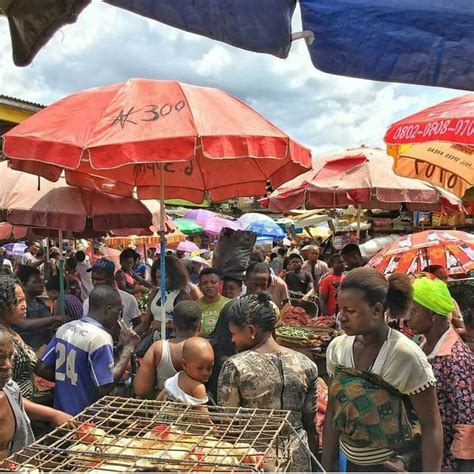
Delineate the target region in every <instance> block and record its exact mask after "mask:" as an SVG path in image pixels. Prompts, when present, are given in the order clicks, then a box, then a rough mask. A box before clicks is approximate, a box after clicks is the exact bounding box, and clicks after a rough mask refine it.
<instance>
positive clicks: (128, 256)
mask: <svg viewBox="0 0 474 474" xmlns="http://www.w3.org/2000/svg"><path fill="white" fill-rule="evenodd" d="M139 259H140V255H139V254H138V253H137V252H136V251H135V250H133V249H132V248H127V249H125V250H123V251H122V252H121V253H120V269H119V270H118V271H117V272H116V273H115V281H116V282H117V285H118V288H119V289H120V290H122V291H126V292H127V293H130V294H131V295H136V294H138V293H143V292H148V291H149V290H150V289H151V288H153V285H152V284H151V283H150V282H149V281H147V280H145V278H143V277H142V276H140V275H139V274H138V273H137V272H136V271H135V270H134V268H135V265H136V264H137V262H138V261H139Z"/></svg>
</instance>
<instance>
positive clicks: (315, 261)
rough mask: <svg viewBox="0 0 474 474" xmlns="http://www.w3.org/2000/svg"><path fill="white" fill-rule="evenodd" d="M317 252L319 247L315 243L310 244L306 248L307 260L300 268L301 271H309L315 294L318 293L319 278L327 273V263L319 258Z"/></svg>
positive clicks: (318, 252)
mask: <svg viewBox="0 0 474 474" xmlns="http://www.w3.org/2000/svg"><path fill="white" fill-rule="evenodd" d="M319 254H320V250H319V247H318V246H317V245H311V246H310V247H309V248H308V260H307V261H306V262H305V263H304V264H303V266H302V268H301V269H302V270H303V271H307V272H309V273H311V276H312V277H313V284H314V292H315V294H318V293H319V283H320V281H321V279H322V278H323V277H324V276H326V275H327V274H328V273H329V267H328V264H327V263H326V262H323V261H322V260H319Z"/></svg>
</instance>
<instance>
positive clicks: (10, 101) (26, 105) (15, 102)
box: [0, 94, 46, 112]
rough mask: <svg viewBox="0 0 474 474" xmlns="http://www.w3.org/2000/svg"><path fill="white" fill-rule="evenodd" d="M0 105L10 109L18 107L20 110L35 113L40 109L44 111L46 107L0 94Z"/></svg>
mask: <svg viewBox="0 0 474 474" xmlns="http://www.w3.org/2000/svg"><path fill="white" fill-rule="evenodd" d="M0 104H4V105H8V106H10V107H19V108H22V109H26V110H30V111H32V112H37V111H38V110H40V109H44V108H45V107H46V106H45V105H41V104H37V103H35V102H28V101H27V100H23V99H17V98H16V97H9V96H7V95H3V94H0Z"/></svg>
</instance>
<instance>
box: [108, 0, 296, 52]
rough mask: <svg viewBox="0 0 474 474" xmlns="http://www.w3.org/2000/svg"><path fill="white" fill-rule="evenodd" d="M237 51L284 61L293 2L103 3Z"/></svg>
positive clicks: (143, 0)
mask: <svg viewBox="0 0 474 474" xmlns="http://www.w3.org/2000/svg"><path fill="white" fill-rule="evenodd" d="M105 1H106V3H109V4H111V5H115V6H116V7H120V8H124V9H126V10H130V11H132V12H134V13H138V14H139V15H143V16H146V17H148V18H152V19H154V20H158V21H161V22H163V23H166V24H168V25H171V26H174V27H176V28H180V29H182V30H185V31H189V32H191V33H197V34H199V35H202V36H207V37H208V38H212V39H216V40H219V41H223V42H224V43H228V44H231V45H232V46H237V47H238V48H242V49H248V50H250V51H257V52H259V53H268V54H273V55H275V56H278V57H280V58H286V57H287V56H288V52H289V50H290V46H291V17H292V15H293V11H294V9H295V4H296V1H295V0H199V1H190V0H160V1H156V0H105Z"/></svg>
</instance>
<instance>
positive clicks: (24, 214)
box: [0, 162, 153, 233]
mask: <svg viewBox="0 0 474 474" xmlns="http://www.w3.org/2000/svg"><path fill="white" fill-rule="evenodd" d="M0 176H1V177H2V186H1V187H0V211H2V213H3V214H6V216H4V217H5V220H6V221H7V222H9V223H10V224H12V225H15V226H16V225H20V226H27V227H34V228H36V227H38V228H42V229H50V230H53V229H55V230H65V231H71V232H83V231H85V230H87V231H90V230H93V231H97V232H101V231H102V232H103V233H105V232H107V231H109V230H110V229H122V228H133V227H138V228H145V227H149V226H151V225H152V223H153V216H152V213H151V212H150V211H149V210H148V209H147V207H145V205H143V204H142V203H141V202H140V201H138V200H137V199H131V198H124V197H118V196H110V195H107V194H103V193H98V192H95V191H91V190H88V189H81V188H77V187H74V186H68V185H67V184H66V183H65V182H64V180H63V179H61V180H60V181H59V182H58V183H51V182H44V180H41V183H40V185H39V186H38V184H39V183H38V181H39V178H38V177H37V176H33V175H31V174H28V173H21V172H18V171H15V170H12V169H10V168H9V167H8V163H6V162H3V163H0Z"/></svg>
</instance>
